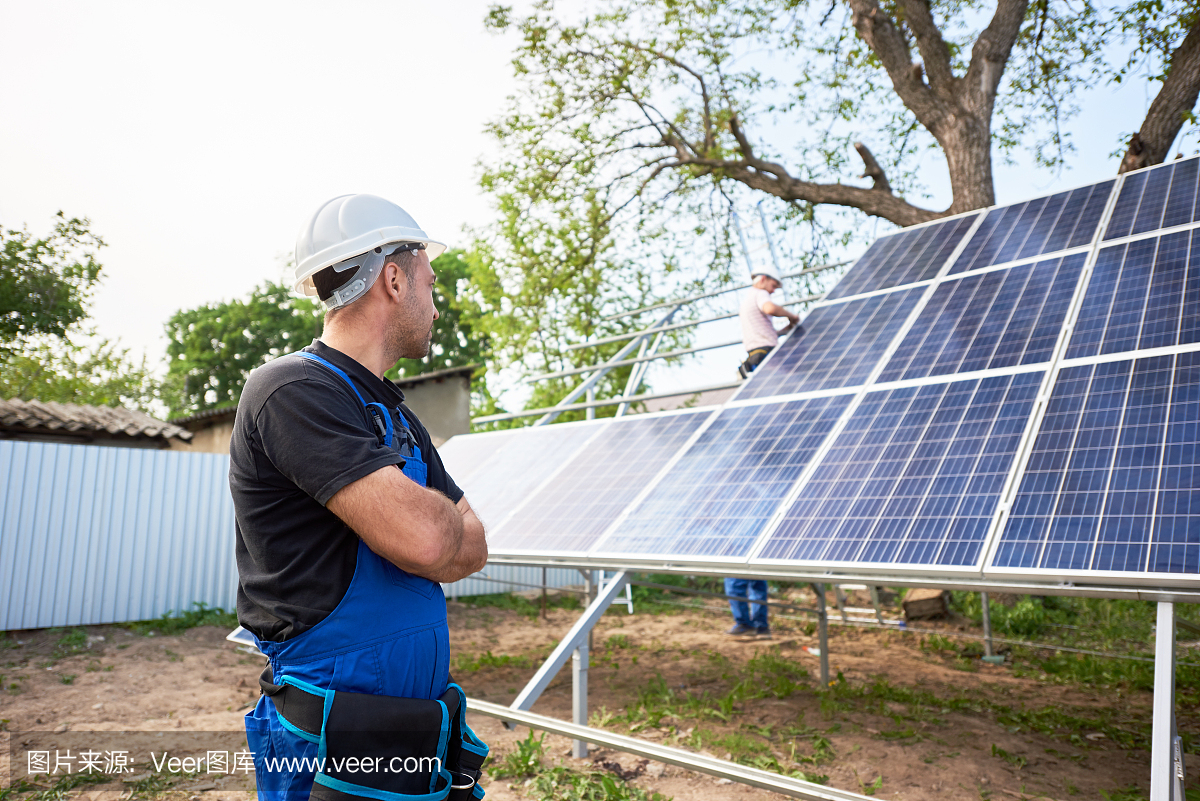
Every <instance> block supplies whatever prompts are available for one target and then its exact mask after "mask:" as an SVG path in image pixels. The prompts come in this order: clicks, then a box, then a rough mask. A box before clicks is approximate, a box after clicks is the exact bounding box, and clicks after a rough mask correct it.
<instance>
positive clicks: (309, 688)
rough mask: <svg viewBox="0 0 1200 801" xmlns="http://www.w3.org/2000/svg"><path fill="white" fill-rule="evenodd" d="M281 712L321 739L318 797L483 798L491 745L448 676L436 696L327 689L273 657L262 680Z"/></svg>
mask: <svg viewBox="0 0 1200 801" xmlns="http://www.w3.org/2000/svg"><path fill="white" fill-rule="evenodd" d="M258 683H259V685H260V686H261V687H262V691H263V692H264V693H265V694H266V695H268V696H270V698H271V701H272V702H274V704H275V710H276V712H277V713H278V714H279V717H280V720H281V721H282V722H283V725H284V726H286V727H287V728H288V729H289V730H290V731H292V732H293V733H294V734H297V735H299V736H300V737H302V738H304V739H306V740H308V741H309V742H313V743H317V744H318V746H319V747H318V753H317V760H316V764H315V765H314V767H315V768H316V775H315V777H314V780H313V782H314V783H313V789H312V795H311V796H310V798H312V799H314V801H359V799H363V798H370V799H375V800H376V801H380V800H381V799H395V800H396V801H403V799H405V798H409V797H411V796H420V797H421V798H422V801H469V800H470V799H480V798H483V788H482V787H480V786H479V776H480V773H481V769H482V767H483V762H484V760H485V759H487V755H488V747H487V745H486V744H485V743H484V742H483V741H482V740H480V739H479V738H478V737H476V736H475V732H473V731H471V728H470V727H469V726H467V721H466V708H467V703H466V696H465V695H464V694H463V691H462V688H461V687H459V686H458V685H457V684H454V683H451V684H450V686H449V687H448V688H447V689H446V692H445V693H444V694H443V695H442V697H441V698H439V699H438V700H436V701H429V700H425V699H420V698H397V697H395V696H389V695H370V694H367V693H350V692H341V691H334V690H323V689H321V688H319V687H316V686H313V685H311V684H308V683H307V682H302V681H298V680H296V679H292V678H291V677H290V676H285V677H283V679H282V683H281V684H274V683H273V676H272V673H271V666H270V665H268V666H267V667H266V669H265V670H264V671H263V673H262V676H261V677H260V678H259V680H258Z"/></svg>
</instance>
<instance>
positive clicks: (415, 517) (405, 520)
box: [326, 466, 487, 582]
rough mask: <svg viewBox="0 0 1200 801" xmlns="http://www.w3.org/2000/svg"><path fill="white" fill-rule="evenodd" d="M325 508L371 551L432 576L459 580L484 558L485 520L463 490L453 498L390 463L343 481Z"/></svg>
mask: <svg viewBox="0 0 1200 801" xmlns="http://www.w3.org/2000/svg"><path fill="white" fill-rule="evenodd" d="M326 508H328V509H329V511H331V512H333V513H334V514H335V515H337V516H338V517H339V518H341V519H342V522H344V523H345V524H346V525H348V526H349V527H350V528H351V530H353V531H354V533H356V534H358V536H360V537H362V539H363V542H365V543H366V544H367V545H368V546H369V547H370V549H371V550H372V551H374V552H375V553H377V554H379V555H380V556H382V557H383V558H384V559H387V560H388V561H389V562H391V563H392V564H394V565H395V566H396V567H398V568H400V569H401V570H404V571H406V572H408V573H412V574H414V575H417V576H422V577H424V578H427V579H429V580H430V581H438V582H449V581H457V580H459V579H461V578H466V577H467V576H469V575H471V574H472V573H475V572H476V571H478V570H482V569H483V566H484V565H485V564H487V541H486V540H485V539H484V531H483V523H482V522H480V520H479V518H478V517H477V516H476V515H475V512H474V510H472V509H471V505H470V504H469V503H468V502H467V498H466V496H465V495H464V496H463V497H462V498H461V499H459V501H458V503H457V504H455V503H453V502H452V501H451V500H450V499H449V498H447V497H446V496H445V495H443V494H442V493H440V492H438V491H437V490H431V489H427V488H425V487H422V486H419V485H418V484H417V483H416V482H414V481H412V480H411V479H409V478H408V477H407V476H405V475H404V474H403V473H402V472H400V471H399V470H397V469H396V468H395V467H394V466H388V467H382V468H380V469H379V470H376V471H375V472H374V473H371V474H369V475H366V476H364V477H363V478H360V479H359V480H358V481H355V482H353V483H352V484H347V485H346V486H345V487H342V488H341V489H340V490H338V491H337V493H336V494H334V496H333V497H332V498H330V499H329V503H327V504H326Z"/></svg>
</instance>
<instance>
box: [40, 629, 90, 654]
mask: <svg viewBox="0 0 1200 801" xmlns="http://www.w3.org/2000/svg"><path fill="white" fill-rule="evenodd" d="M46 633H47V634H49V635H51V636H56V637H58V641H57V642H55V644H54V656H55V657H56V658H60V659H61V658H62V657H64V656H72V655H74V654H77V653H79V652H80V651H83V650H84V649H85V648H87V629H85V628H83V627H82V626H76V627H75V628H72V629H61V628H53V629H50V630H49V631H48V632H46Z"/></svg>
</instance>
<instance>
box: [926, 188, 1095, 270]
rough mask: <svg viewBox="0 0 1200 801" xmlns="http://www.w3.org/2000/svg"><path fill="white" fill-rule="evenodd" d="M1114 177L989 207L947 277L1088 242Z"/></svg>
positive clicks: (1090, 240) (1079, 245)
mask: <svg viewBox="0 0 1200 801" xmlns="http://www.w3.org/2000/svg"><path fill="white" fill-rule="evenodd" d="M1112 187H1113V181H1103V182H1101V183H1098V184H1094V185H1092V186H1084V187H1080V188H1079V189H1073V190H1071V191H1069V192H1060V193H1059V194H1057V195H1052V196H1051V197H1046V198H1038V199H1037V200H1030V201H1028V202H1026V203H1017V204H1015V205H1012V206H1005V207H1003V208H996V209H990V210H989V211H988V213H987V216H985V217H984V218H983V222H982V223H980V225H979V228H978V229H976V231H975V234H974V235H973V236H972V237H971V241H970V242H968V243H967V246H966V247H965V248H963V252H962V253H961V254H960V255H959V257H958V259H957V260H955V262H954V266H953V267H951V268H950V273H949V274H950V275H956V274H958V273H962V272H967V271H969V270H978V269H980V268H982V267H989V266H991V265H993V264H1004V263H1006V262H1010V261H1016V260H1018V259H1026V258H1031V257H1034V256H1040V255H1042V254H1043V253H1053V252H1054V251H1056V250H1066V249H1068V248H1075V247H1082V246H1084V245H1089V244H1091V242H1092V238H1093V236H1095V233H1096V226H1097V225H1099V223H1100V217H1101V216H1102V215H1103V213H1104V207H1105V206H1106V205H1107V204H1108V197H1109V194H1110V193H1111V192H1112Z"/></svg>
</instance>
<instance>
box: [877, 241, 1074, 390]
mask: <svg viewBox="0 0 1200 801" xmlns="http://www.w3.org/2000/svg"><path fill="white" fill-rule="evenodd" d="M1086 260H1087V254H1086V253H1077V254H1074V255H1071V256H1065V257H1059V258H1057V259H1047V260H1045V261H1041V262H1037V263H1036V264H1024V265H1020V266H1017V267H1010V268H1008V269H1002V270H993V271H991V272H987V273H982V274H977V275H972V276H967V277H965V278H958V279H953V280H946V281H944V282H942V283H941V284H939V285H938V287H937V289H936V290H935V291H934V294H933V297H932V298H930V300H929V302H928V303H927V304H925V307H924V309H922V310H921V314H920V316H919V317H918V318H917V321H916V322H915V323H914V324H913V327H912V329H911V330H910V331H909V332H908V335H907V336H905V338H904V340H903V341H902V342H901V343H900V346H899V347H898V348H897V350H896V352H895V354H894V355H893V356H892V358H891V360H890V361H889V362H888V364H887V366H886V367H885V368H884V369H883V372H882V373H881V374H880V376H879V378H878V379H876V380H877V381H878V382H879V383H885V382H890V381H903V380H907V379H912V378H925V377H926V376H931V375H949V374H952V373H966V372H971V371H974V370H987V369H995V368H1001V367H1011V366H1013V365H1020V364H1034V363H1038V362H1045V361H1049V359H1050V357H1051V355H1052V353H1053V350H1054V345H1055V343H1056V342H1057V341H1058V336H1059V334H1060V333H1061V331H1062V323H1063V319H1064V318H1065V317H1066V314H1067V310H1068V307H1069V306H1070V304H1071V298H1072V297H1074V294H1075V287H1076V284H1078V282H1079V274H1080V272H1081V271H1082V269H1083V265H1084V262H1085V261H1086Z"/></svg>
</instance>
